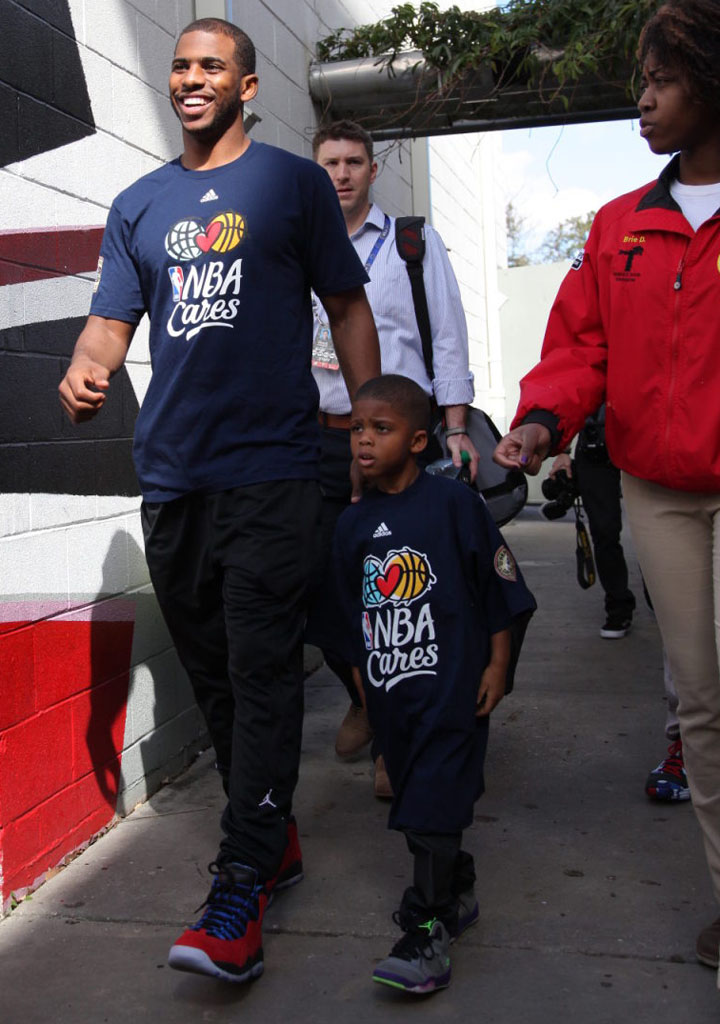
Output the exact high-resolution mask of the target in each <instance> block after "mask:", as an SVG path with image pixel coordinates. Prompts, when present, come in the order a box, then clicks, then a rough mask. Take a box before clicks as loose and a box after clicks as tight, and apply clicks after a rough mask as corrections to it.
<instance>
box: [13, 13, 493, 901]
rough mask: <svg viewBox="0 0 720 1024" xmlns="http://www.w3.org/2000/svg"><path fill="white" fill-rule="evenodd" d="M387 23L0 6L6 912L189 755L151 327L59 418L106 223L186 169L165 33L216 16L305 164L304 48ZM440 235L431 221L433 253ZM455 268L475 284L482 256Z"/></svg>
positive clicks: (400, 183)
mask: <svg viewBox="0 0 720 1024" xmlns="http://www.w3.org/2000/svg"><path fill="white" fill-rule="evenodd" d="M392 6H393V2H392V0H275V2H274V3H272V4H270V3H268V2H267V0H243V2H242V3H239V2H238V0H233V2H227V3H226V2H224V0H196V2H194V3H193V0H54V2H53V3H52V4H48V3H47V0H0V8H1V11H0V23H1V25H2V27H1V29H0V113H1V114H2V118H3V126H4V127H3V132H2V133H0V763H2V772H1V773H0V908H2V909H6V908H7V906H8V905H9V903H10V901H11V898H12V897H11V894H12V893H15V894H17V895H21V894H22V893H24V892H25V891H27V889H29V888H31V887H33V886H34V885H35V884H37V883H38V881H40V880H42V878H43V876H44V874H45V872H46V871H47V870H48V869H50V868H52V867H54V866H55V865H57V864H58V863H59V862H61V861H62V859H63V858H64V857H65V856H67V855H68V854H70V853H71V852H72V851H74V850H75V849H77V848H78V847H79V846H81V845H82V844H83V843H86V842H87V841H88V840H89V839H90V838H91V837H92V836H93V835H95V834H97V833H98V832H99V831H101V830H102V829H103V828H104V827H106V826H107V825H108V824H109V823H110V822H111V821H112V820H113V817H114V816H115V814H117V813H119V814H123V813H125V812H126V811H127V810H128V809H130V808H132V807H133V806H134V805H135V804H136V803H137V802H139V801H141V800H143V799H145V798H146V797H147V796H148V794H150V793H152V792H153V791H154V789H156V788H157V786H158V785H159V784H160V782H161V781H162V779H163V778H164V777H165V776H166V775H170V774H172V773H174V772H175V771H177V770H178V769H179V768H180V767H182V765H183V764H184V763H186V761H187V760H188V759H189V758H190V757H191V756H192V755H193V753H194V751H195V750H196V749H197V748H198V746H199V745H200V744H202V743H204V742H205V739H204V734H203V727H202V723H201V721H200V720H199V716H198V714H197V712H196V710H195V708H194V704H193V701H192V697H191V694H190V691H189V686H188V684H187V680H186V679H185V677H184V674H183V672H182V669H181V667H180V665H179V663H178V660H177V657H176V655H175V652H174V649H173V648H172V646H171V644H170V642H169V638H168V636H167V633H166V631H165V628H164V626H163V623H162V620H161V617H160V615H159V612H158V608H157V604H156V602H155V599H154V597H153V594H152V588H151V587H150V585H149V582H148V575H147V568H146V565H145V561H144V556H143V553H142V537H141V530H140V524H139V515H138V508H139V496H138V489H137V482H136V480H135V477H134V473H133V469H132V461H131V457H130V446H131V437H132V431H133V426H134V422H135V417H136V415H137V410H138V407H139V404H140V403H141V402H142V399H143V395H144V394H145V390H146V387H147V383H148V380H149V377H150V366H149V358H148V348H147V328H146V325H141V326H140V328H139V329H138V332H137V334H136V337H135V339H134V341H133V344H132V347H131V350H130V356H129V359H128V361H127V364H126V367H125V368H124V370H123V371H122V372H121V373H119V374H117V375H116V377H115V378H114V379H113V383H112V392H111V397H110V399H109V400H108V402H107V404H106V407H105V408H104V409H103V412H102V414H101V416H100V417H98V419H97V420H95V421H93V422H92V423H90V424H85V425H83V426H82V427H79V428H74V427H72V426H71V425H70V424H69V423H68V422H67V421H66V420H65V418H64V415H63V414H62V412H61V410H60V406H59V403H58V400H57V384H58V382H59V380H60V378H61V377H62V374H63V372H64V369H65V367H66V366H67V362H68V360H69V357H70V353H71V351H72V346H73V344H74V341H75V339H76V337H77V334H78V332H79V330H80V329H81V327H82V324H83V322H84V319H85V316H86V315H87V311H88V307H89V302H90V295H91V289H92V279H93V276H94V271H95V266H96V262H97V254H98V249H99V244H100V239H101V235H102V229H103V227H104V223H105V219H106V217H107V212H108V208H109V206H110V203H111V201H112V199H113V197H114V196H115V195H116V194H117V192H119V191H120V190H121V189H122V188H124V187H126V186H127V185H128V184H130V183H131V182H132V181H134V180H135V179H136V178H138V177H139V176H140V175H142V174H144V173H146V172H148V171H150V170H152V169H153V168H155V167H157V166H158V165H159V164H160V163H162V162H163V161H165V160H167V159H169V158H171V157H173V156H175V155H176V154H177V153H178V152H179V150H180V135H179V130H178V126H177V122H176V120H175V118H174V115H173V114H172V113H171V110H170V107H169V104H168V101H167V73H168V68H169V63H170V58H171V54H172V49H173V45H174V41H175V38H176V36H177V33H178V31H179V29H180V28H181V27H182V26H183V25H185V24H187V22H189V21H190V20H192V19H193V18H194V17H205V16H208V15H210V16H213V15H214V16H220V17H223V16H226V15H227V14H228V13H230V12H232V15H233V20H235V21H236V22H237V23H239V24H241V26H242V27H243V28H245V29H246V30H247V31H248V32H249V34H250V35H251V37H252V38H253V39H254V41H255V43H256V44H257V48H258V70H259V74H260V80H261V86H260V94H259V97H258V100H257V102H256V103H255V104H253V111H254V113H256V114H257V115H258V116H259V117H260V118H261V120H260V121H259V122H258V123H257V124H256V125H255V127H254V128H253V130H252V134H253V138H257V139H259V140H261V141H265V142H269V143H272V144H275V145H280V146H283V147H284V148H287V149H290V150H292V151H294V152H297V153H300V154H302V155H305V156H309V155H310V139H311V136H312V133H313V131H314V127H315V124H316V114H315V111H314V109H313V106H312V103H311V101H310V98H309V95H308V87H307V69H308V64H309V62H310V60H311V58H312V56H313V53H314V46H315V42H316V41H317V39H318V38H320V37H321V36H323V35H325V34H327V33H328V32H329V31H332V30H334V29H336V28H338V27H339V26H348V25H353V24H356V23H359V22H368V21H375V20H377V19H378V18H380V17H383V16H385V15H387V14H388V13H389V12H390V9H391V7H392ZM378 156H379V161H380V165H381V174H380V176H379V179H378V183H377V186H376V188H375V197H376V198H377V200H378V201H379V202H380V203H381V204H382V205H383V206H384V207H385V208H386V209H387V210H388V211H389V212H390V213H393V214H400V213H407V212H411V211H412V210H413V206H414V204H413V192H412V185H413V172H414V173H415V175H416V177H417V176H418V173H419V171H418V168H420V169H422V166H423V161H422V160H418V159H415V160H414V161H412V160H411V159H410V152H409V148H408V147H407V146H403V147H398V146H394V147H392V148H389V147H383V148H380V150H379V153H378ZM416 157H417V154H416ZM458 180H460V179H459V178H458ZM418 184H419V182H416V185H418ZM424 184H425V186H426V185H427V183H424ZM457 187H459V186H457ZM463 188H464V191H465V199H464V202H465V206H466V207H467V205H468V203H470V202H471V200H472V195H471V193H472V186H471V187H470V189H469V190H468V187H467V184H466V185H465V186H463ZM420 191H422V193H423V196H424V197H425V196H426V195H427V187H425V188H422V189H421V190H420ZM440 191H442V190H440ZM456 198H457V191H456V186H453V185H448V188H447V197H446V199H445V200H443V198H442V196H440V205H442V204H443V203H445V206H446V208H447V207H452V206H453V204H455V205H456V206H457V211H458V212H457V217H458V218H462V216H463V212H462V210H463V207H462V205H461V204H457V203H456ZM423 201H424V200H423ZM422 212H425V211H424V210H423V211H422ZM451 220H452V218H450V220H446V219H442V221H441V222H440V221H439V222H438V226H439V227H440V228H441V230H442V231H443V233H444V234H447V238H446V241H448V244H450V240H451V237H452V236H453V231H452V229H451ZM460 234H461V235H462V232H461V233H460ZM458 237H460V236H458ZM463 244H464V243H463ZM451 248H453V252H452V254H451V255H452V258H453V261H454V262H455V263H456V267H457V265H458V263H457V261H458V260H459V261H460V263H461V272H462V276H463V280H465V281H466V282H468V283H469V284H470V285H471V284H472V282H471V278H472V273H471V268H472V267H473V266H476V257H475V256H473V255H468V254H467V253H465V254H464V255H463V253H462V252H461V244H460V242H458V243H457V247H456V244H455V242H454V241H453V243H452V245H451Z"/></svg>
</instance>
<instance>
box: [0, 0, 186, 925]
mask: <svg viewBox="0 0 720 1024" xmlns="http://www.w3.org/2000/svg"><path fill="white" fill-rule="evenodd" d="M193 16H194V5H193V4H192V2H191V0H157V2H152V0H151V2H144V3H143V2H137V3H130V2H124V0H102V2H99V0H86V2H82V0H70V2H66V0H62V2H61V0H57V2H55V3H53V4H48V3H46V2H44V0H2V12H1V15H0V18H1V22H2V29H1V30H0V111H2V115H3V125H4V127H3V132H2V134H1V135H0V588H1V597H0V695H1V696H0V763H2V772H1V773H0V904H1V905H2V907H3V908H6V907H7V906H8V903H9V902H10V900H11V894H12V893H16V894H18V895H19V894H22V893H23V892H24V891H25V890H26V889H27V888H28V887H32V886H33V885H35V884H36V882H37V881H38V880H39V879H42V877H43V875H44V873H45V872H46V871H47V870H48V869H49V868H51V867H53V866H55V865H56V864H57V863H58V862H59V861H61V860H62V858H63V857H65V856H66V855H67V854H69V853H71V852H72V851H73V850H74V849H76V848H77V847H78V846H80V845H82V844H83V843H85V842H87V841H88V840H89V839H90V838H91V837H92V836H93V835H95V834H96V833H97V832H98V831H100V830H101V829H103V828H104V827H105V826H106V825H107V824H108V823H109V822H110V821H111V820H112V818H113V816H114V815H115V813H116V812H117V811H119V812H121V813H122V812H124V811H125V810H126V809H127V808H128V807H130V806H132V805H133V804H134V803H135V802H137V801H138V800H141V799H143V798H144V797H145V796H146V794H147V793H148V792H149V791H151V790H152V788H154V787H156V786H157V785H158V782H159V781H160V779H161V778H162V777H163V776H164V775H165V774H168V773H169V772H171V771H173V770H177V768H179V767H180V766H181V765H182V764H183V763H184V761H185V760H186V759H187V758H188V757H189V756H190V754H191V753H193V752H194V750H195V749H196V748H197V746H198V743H199V741H200V738H201V736H202V732H203V729H202V726H201V723H200V721H199V719H198V715H197V713H196V711H195V710H194V708H193V705H192V699H191V696H190V693H189V687H188V685H187V682H186V680H185V679H184V677H183V674H182V671H181V669H180V667H179V664H178V662H177V658H176V656H175V652H174V650H173V648H172V646H171V645H170V642H169V639H168V636H167V633H166V631H165V628H164V626H163V624H162V622H161V619H160V616H159V614H158V611H157V605H156V603H155V601H154V598H153V596H152V592H151V588H150V586H149V583H148V575H147V568H146V566H145V560H144V557H143V554H142V539H141V532H140V526H139V518H138V511H137V510H138V506H139V496H138V488H137V482H136V480H135V476H134V472H133V469H132V462H131V457H130V444H131V437H132V431H133V425H134V421H135V416H136V414H137V409H138V404H139V402H140V401H141V400H142V395H143V394H144V390H145V386H146V384H147V380H148V377H149V367H148V353H147V331H146V330H144V329H142V328H141V330H140V331H139V334H138V337H137V339H136V340H135V341H134V342H133V346H132V351H131V358H130V361H129V363H128V366H127V369H126V370H125V371H123V372H122V373H121V374H118V376H117V377H116V378H115V379H114V381H113V385H112V397H111V399H110V402H109V403H108V407H107V408H106V409H105V410H103V413H102V415H101V417H100V418H99V419H98V420H97V421H96V422H95V423H93V424H88V425H85V426H83V427H80V428H73V427H71V426H70V424H69V423H68V422H67V421H66V420H65V418H64V416H63V414H62V412H61V409H60V405H59V402H58V398H57V385H58V382H59V380H60V378H61V376H62V374H63V372H64V369H65V367H66V366H67V362H68V359H69V356H70V353H71V351H72V346H73V344H74V341H75V338H76V337H77V334H78V332H79V330H80V328H81V326H82V324H83V322H84V318H85V316H86V314H87V310H88V306H89V301H90V294H91V288H92V277H93V274H94V270H95V266H96V264H97V255H98V250H99V246H100V239H101V236H102V229H103V225H104V223H105V218H106V216H107V211H108V207H109V205H110V202H111V201H112V199H113V197H114V195H115V194H116V193H117V192H118V191H119V190H120V189H122V188H124V187H125V186H126V185H128V184H129V183H130V182H131V181H132V180H134V179H135V178H137V177H138V176H140V175H141V174H144V173H146V172H147V171H150V170H151V169H152V168H154V167H156V166H158V165H159V164H160V163H161V162H162V161H164V160H165V159H167V158H168V157H170V156H171V155H173V154H174V152H175V151H176V150H177V147H178V139H177V130H176V127H175V124H174V117H173V115H172V113H171V112H170V110H169V106H168V103H167V100H166V79H167V68H168V65H169V60H170V56H171V54H172V48H173V45H174V39H175V36H176V34H177V31H178V28H179V26H181V25H182V24H184V23H186V22H187V21H189V20H190V19H191V18H192V17H193Z"/></svg>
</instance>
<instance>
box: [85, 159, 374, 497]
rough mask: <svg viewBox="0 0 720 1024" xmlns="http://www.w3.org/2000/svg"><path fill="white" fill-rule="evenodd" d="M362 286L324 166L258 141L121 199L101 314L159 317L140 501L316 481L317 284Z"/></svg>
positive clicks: (98, 294) (327, 288) (108, 241)
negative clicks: (218, 163) (224, 159)
mask: <svg viewBox="0 0 720 1024" xmlns="http://www.w3.org/2000/svg"><path fill="white" fill-rule="evenodd" d="M366 281H367V275H366V274H365V272H364V270H363V267H362V264H361V263H360V261H359V259H358V257H357V255H356V253H355V250H354V248H353V246H352V244H351V243H350V240H349V239H348V235H347V229H346V227H345V222H344V220H343V217H342V212H341V210H340V205H339V203H338V200H337V196H336V194H335V191H334V189H333V187H332V184H331V182H330V179H329V177H328V175H327V173H326V172H325V171H324V170H323V169H322V168H320V167H318V166H317V165H316V164H314V163H313V162H312V161H310V160H306V159H303V158H301V157H297V156H295V155H293V154H291V153H287V152H285V151H284V150H281V149H277V148H275V147H272V146H267V145H264V144H263V143H258V142H253V143H252V144H251V145H250V146H249V148H248V149H247V150H246V151H245V153H244V154H243V155H242V156H241V157H239V158H238V159H237V160H235V161H233V162H232V163H230V164H226V165H224V166H222V167H218V168H215V169H213V170H209V171H188V170H186V169H185V168H184V167H183V166H182V164H181V163H180V161H179V160H175V161H173V162H172V163H169V164H166V165H165V166H163V167H161V168H160V169H159V170H157V171H154V172H152V173H151V174H149V175H147V176H146V177H144V178H141V179H140V180H139V181H137V182H135V184H134V185H132V186H130V188H128V189H126V190H125V191H124V192H122V193H121V194H120V195H119V196H118V197H117V199H116V200H115V202H114V203H113V205H112V209H111V210H110V215H109V217H108V222H107V227H106V230H105V235H104V238H103V243H102V248H101V254H100V263H99V266H98V277H97V281H96V286H95V294H94V297H93V301H92V305H91V310H90V311H91V313H93V314H96V315H98V316H103V317H107V318H110V319H116V320H123V321H125V322H128V323H133V324H134V323H137V322H138V321H139V320H140V319H141V317H142V316H143V314H144V313H145V312H147V313H148V314H149V316H150V356H151V361H152V370H153V373H152V379H151V381H150V385H149V387H148V391H147V395H146V397H145V399H144V401H143V404H142V407H141V409H140V413H139V416H138V419H137V424H136V428H135V445H134V457H135V467H136V470H137V474H138V478H139V481H140V487H141V490H142V492H143V497H144V498H145V500H146V501H168V500H171V499H173V498H175V497H179V496H180V495H182V494H186V493H189V492H191V491H205V492H208V493H209V492H213V491H220V490H225V489H227V488H230V487H237V486H242V485H246V484H252V483H260V482H262V481H266V480H279V479H312V478H314V477H315V476H316V475H317V468H316V464H317V452H318V440H317V438H318V424H317V417H316V409H317V400H318V398H317V388H316V386H315V383H314V381H313V378H312V373H311V369H310V362H311V345H312V311H311V302H310V290H311V288H312V289H314V291H315V292H316V293H317V294H318V295H319V296H323V295H332V294H335V293H337V292H343V291H347V290H349V289H351V288H355V287H358V286H360V285H363V284H364V283H365V282H366Z"/></svg>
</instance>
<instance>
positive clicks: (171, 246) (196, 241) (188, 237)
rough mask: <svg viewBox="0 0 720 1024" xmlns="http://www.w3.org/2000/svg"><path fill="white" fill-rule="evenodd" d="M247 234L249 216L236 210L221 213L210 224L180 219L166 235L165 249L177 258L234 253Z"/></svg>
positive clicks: (195, 258)
mask: <svg viewBox="0 0 720 1024" xmlns="http://www.w3.org/2000/svg"><path fill="white" fill-rule="evenodd" d="M244 235H245V218H244V217H243V216H242V215H241V214H239V213H235V212H234V211H232V210H230V211H228V212H227V213H219V214H217V216H215V217H213V219H212V220H211V221H210V222H209V223H208V224H203V223H201V222H200V221H199V220H193V219H189V220H179V221H178V222H177V223H176V224H173V226H172V227H171V228H170V230H169V231H168V233H167V234H166V235H165V251H166V252H167V254H168V256H172V258H173V259H174V260H180V261H182V262H185V261H188V260H197V259H199V258H200V257H201V256H202V255H204V254H205V253H208V252H211V251H212V252H230V251H231V250H232V249H235V248H236V246H238V245H239V244H240V242H241V241H242V239H243V236H244Z"/></svg>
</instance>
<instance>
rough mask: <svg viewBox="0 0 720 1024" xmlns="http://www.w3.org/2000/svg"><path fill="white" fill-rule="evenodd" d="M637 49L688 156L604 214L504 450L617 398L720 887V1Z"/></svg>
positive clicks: (646, 83)
mask: <svg viewBox="0 0 720 1024" xmlns="http://www.w3.org/2000/svg"><path fill="white" fill-rule="evenodd" d="M638 56H639V59H640V61H641V63H642V67H643V82H642V87H641V88H642V94H641V96H640V100H639V103H638V106H639V108H640V134H641V135H642V137H643V138H644V139H645V140H646V142H647V143H648V145H649V146H650V149H651V150H652V151H653V152H654V153H661V154H662V153H666V154H668V155H669V154H673V153H674V154H676V155H675V156H674V157H673V158H672V160H671V161H670V163H669V165H668V166H667V167H666V168H665V170H664V171H663V173H662V174H661V175H660V178H659V179H658V181H656V182H654V183H652V184H651V185H647V186H645V187H644V188H640V189H637V190H636V191H634V192H631V193H629V194H628V195H624V196H621V197H620V198H619V199H615V200H614V201H613V202H611V203H608V204H607V206H605V207H603V208H602V209H601V210H600V212H599V213H598V214H597V216H596V218H595V221H594V223H593V226H592V229H591V231H590V236H589V238H588V242H587V246H586V249H585V252H584V254H583V255H582V256H580V257H578V258H577V259H576V260H575V262H574V263H573V266H572V268H571V270H570V271H569V272H568V275H567V277H566V278H565V280H564V282H563V284H562V286H561V288H560V291H559V293H558V296H557V298H556V300H555V303H554V305H553V308H552V311H551V313H550V317H549V320H548V326H547V331H546V335H545V340H544V343H543V349H542V355H541V360H540V362H539V363H538V364H537V366H535V367H534V369H532V370H531V371H530V373H529V374H527V376H526V377H525V378H524V379H523V380H522V382H521V398H520V405H519V408H518V411H517V415H516V417H515V419H514V421H513V425H512V429H511V431H510V433H509V434H507V435H506V436H505V437H504V438H503V440H502V441H501V442H500V444H499V445H498V447H497V450H496V453H495V458H496V460H497V461H498V462H499V463H500V464H501V465H504V466H508V467H510V466H520V467H521V468H522V469H524V470H525V471H526V472H528V473H537V471H538V469H539V468H540V464H541V462H542V460H543V459H544V458H545V456H546V455H548V454H550V453H555V452H559V451H562V450H563V448H564V447H565V446H566V445H567V444H568V443H569V441H570V440H571V439H572V438H573V437H574V435H575V434H576V433H577V432H578V431H579V430H580V428H581V427H582V425H583V423H584V421H585V417H586V416H587V415H588V414H589V413H591V412H592V411H593V410H594V409H597V408H598V406H599V405H600V404H601V403H602V402H603V401H606V402H607V419H606V436H607V445H608V450H609V453H610V458H611V459H612V461H613V463H614V464H615V465H616V466H619V467H620V469H621V470H622V471H623V472H622V486H623V494H624V497H625V504H626V508H627V513H628V519H629V521H630V528H631V531H632V536H633V541H634V545H635V549H636V551H637V554H638V557H639V559H640V564H641V566H642V571H643V575H644V577H645V580H646V582H647V585H648V588H649V590H650V594H651V596H652V600H653V605H654V607H655V611H656V614H657V619H658V623H659V625H660V630H661V633H662V638H663V642H664V644H665V647H666V649H667V652H668V655H669V659H670V667H671V670H672V675H673V679H674V680H675V683H676V686H677V691H678V695H679V698H680V707H679V718H680V731H681V735H682V739H683V748H684V753H685V763H686V768H687V773H688V777H689V780H690V790H691V794H692V801H693V805H694V808H695V812H696V814H697V817H698V820H699V823H700V826H701V828H702V832H703V836H704V840H705V850H706V854H707V859H708V865H709V868H710V874H711V877H712V881H713V886H714V890H715V895H716V897H717V898H718V900H719V901H720V669H719V667H718V656H719V655H718V652H719V651H720V0H670V2H668V3H665V4H663V6H662V7H660V9H659V10H658V12H657V13H656V14H655V15H654V16H653V17H652V18H651V19H650V21H649V22H648V23H647V24H646V26H645V28H644V29H643V32H642V35H641V37H640V44H639V50H638ZM719 945H720V918H718V919H717V920H716V921H715V922H714V923H713V924H712V925H709V926H708V927H707V928H705V929H704V930H703V931H702V932H701V934H700V936H699V938H698V943H697V954H698V958H699V959H700V960H701V962H703V963H707V964H709V965H711V966H717V964H718V946H719Z"/></svg>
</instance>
